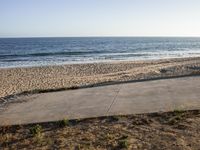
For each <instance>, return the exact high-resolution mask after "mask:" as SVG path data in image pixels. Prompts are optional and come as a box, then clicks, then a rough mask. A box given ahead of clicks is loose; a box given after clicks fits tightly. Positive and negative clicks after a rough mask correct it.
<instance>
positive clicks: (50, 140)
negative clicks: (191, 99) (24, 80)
mask: <svg viewBox="0 0 200 150" xmlns="http://www.w3.org/2000/svg"><path fill="white" fill-rule="evenodd" d="M199 124H200V111H199V110H194V111H182V110H174V111H173V112H169V113H153V114H141V115H128V116H106V117H99V118H91V119H81V120H67V119H63V120H61V121H58V122H47V123H40V124H29V125H20V126H19V125H18V126H3V127H0V149H24V148H25V149H75V150H79V149H81V150H82V149H116V150H118V149H139V150H143V149H153V150H158V149H170V150H188V149H193V150H198V149H199V147H200V143H199V140H200V126H199Z"/></svg>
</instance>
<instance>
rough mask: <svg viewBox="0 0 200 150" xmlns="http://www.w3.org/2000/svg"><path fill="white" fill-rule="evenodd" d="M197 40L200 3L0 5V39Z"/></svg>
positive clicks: (4, 0) (8, 1)
mask: <svg viewBox="0 0 200 150" xmlns="http://www.w3.org/2000/svg"><path fill="white" fill-rule="evenodd" d="M49 36H50V37H70V36H75V37H76V36H78V37H79V36H200V0H0V37H49Z"/></svg>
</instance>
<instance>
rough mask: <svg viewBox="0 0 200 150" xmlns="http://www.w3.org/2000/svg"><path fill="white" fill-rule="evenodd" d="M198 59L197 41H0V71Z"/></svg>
mask: <svg viewBox="0 0 200 150" xmlns="http://www.w3.org/2000/svg"><path fill="white" fill-rule="evenodd" d="M194 56H200V38H169V37H168V38H167V37H166V38H164V37H162V38H159V37H85V38H84V37H81V38H78V37H74V38H0V68H7V67H25V66H42V65H59V64H69V63H90V62H105V61H106V62H107V61H113V60H148V59H162V58H180V57H194Z"/></svg>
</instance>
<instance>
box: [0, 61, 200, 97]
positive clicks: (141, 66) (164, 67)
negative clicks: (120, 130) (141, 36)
mask: <svg viewBox="0 0 200 150" xmlns="http://www.w3.org/2000/svg"><path fill="white" fill-rule="evenodd" d="M199 73H200V58H181V59H165V60H155V61H137V62H134V61H129V62H112V63H92V64H74V65H62V66H47V67H32V68H11V69H0V79H1V80H0V98H2V97H5V96H8V95H13V94H17V93H21V92H23V91H32V90H35V89H58V88H68V87H73V86H83V85H90V84H96V83H102V82H108V81H128V80H139V79H150V78H154V77H169V76H177V75H189V74H199Z"/></svg>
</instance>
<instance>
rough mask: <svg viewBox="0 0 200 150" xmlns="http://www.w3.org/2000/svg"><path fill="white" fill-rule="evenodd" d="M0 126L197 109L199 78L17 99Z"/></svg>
mask: <svg viewBox="0 0 200 150" xmlns="http://www.w3.org/2000/svg"><path fill="white" fill-rule="evenodd" d="M19 100H20V101H21V100H23V101H24V100H25V101H26V102H21V103H11V104H10V105H9V106H8V107H7V108H6V109H5V110H4V111H1V112H0V125H5V124H24V123H35V122H46V121H56V120H60V119H63V118H69V119H73V118H84V117H96V116H105V115H113V114H115V115H119V114H138V113H150V112H159V111H170V110H174V109H199V108H200V77H184V78H177V79H165V80H155V81H145V82H137V83H127V84H118V85H109V86H100V87H94V88H86V89H78V90H71V91H63V92H54V93H45V94H36V95H32V96H28V97H27V96H26V97H19Z"/></svg>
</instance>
